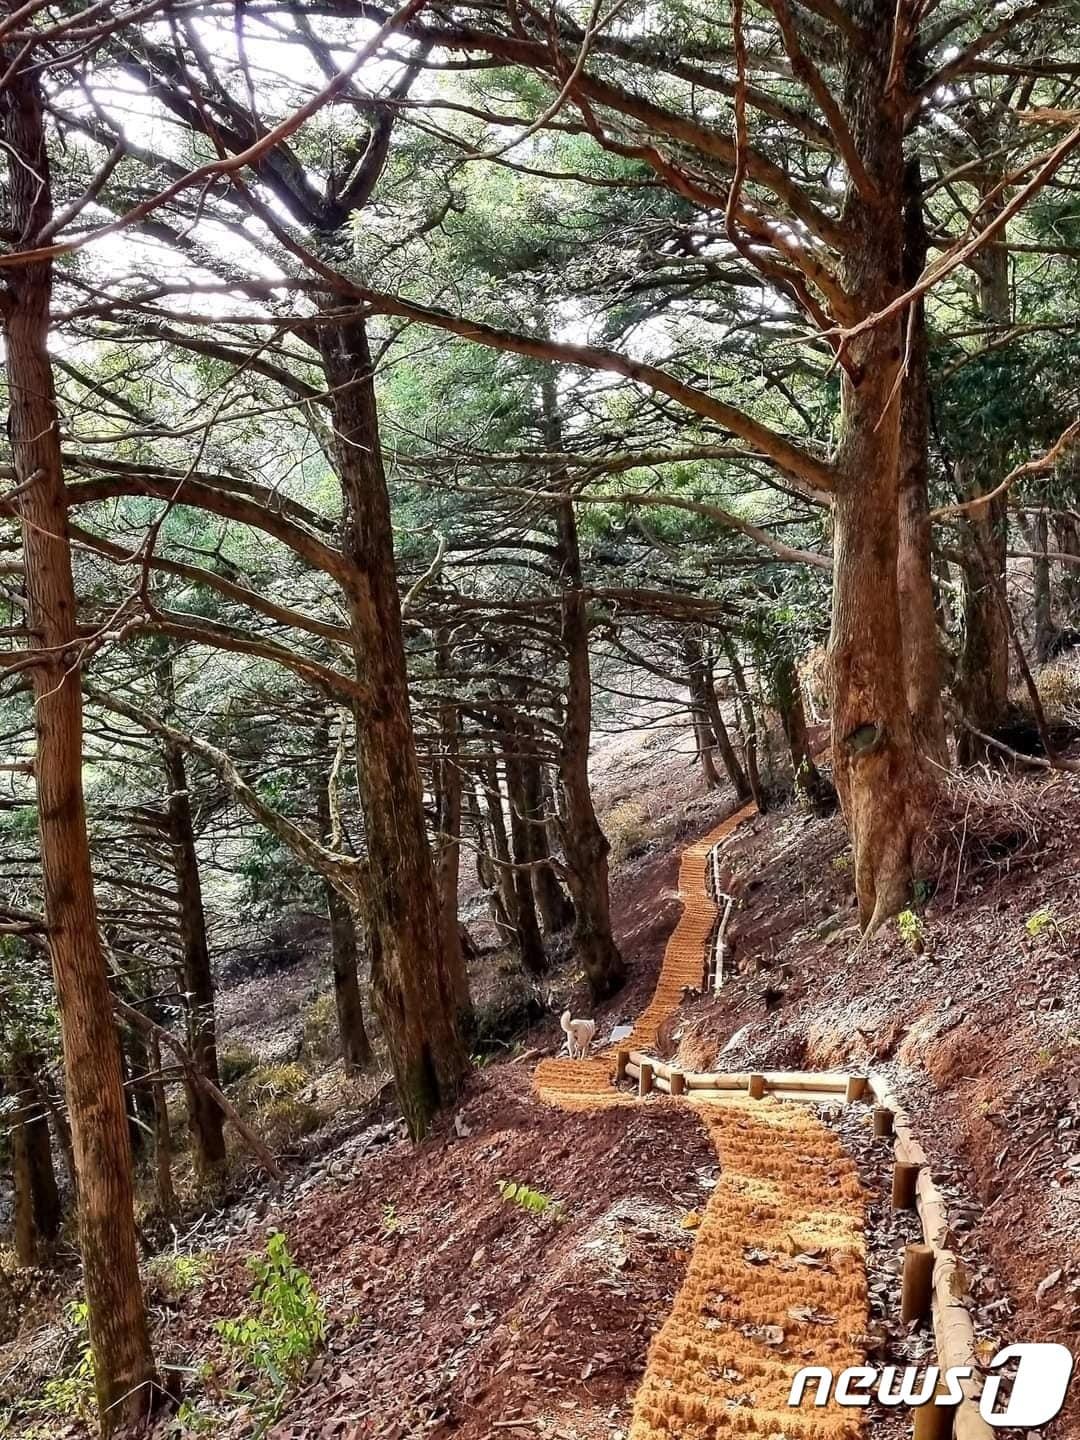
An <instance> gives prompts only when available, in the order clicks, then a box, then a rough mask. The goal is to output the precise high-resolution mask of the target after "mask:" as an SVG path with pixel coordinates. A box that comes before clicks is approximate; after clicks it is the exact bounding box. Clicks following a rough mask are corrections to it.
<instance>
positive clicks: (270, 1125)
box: [257, 1098, 323, 1150]
mask: <svg viewBox="0 0 1080 1440" xmlns="http://www.w3.org/2000/svg"><path fill="white" fill-rule="evenodd" d="M257 1114H258V1126H259V1133H260V1134H261V1136H262V1138H263V1139H264V1140H265V1141H266V1143H267V1145H269V1147H270V1149H271V1150H285V1149H288V1147H289V1146H290V1145H294V1144H295V1143H296V1141H297V1140H300V1139H302V1137H303V1136H305V1135H310V1134H311V1133H312V1132H313V1131H315V1130H318V1128H319V1126H320V1125H321V1124H322V1122H323V1113H322V1111H321V1110H320V1109H319V1108H318V1106H316V1105H311V1104H309V1103H308V1102H307V1101H304V1100H296V1099H292V1098H285V1099H282V1100H272V1101H271V1102H270V1104H269V1105H266V1106H263V1107H260V1108H259V1110H258V1112H257Z"/></svg>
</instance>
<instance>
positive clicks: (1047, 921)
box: [1024, 905, 1058, 940]
mask: <svg viewBox="0 0 1080 1440" xmlns="http://www.w3.org/2000/svg"><path fill="white" fill-rule="evenodd" d="M1057 928H1058V924H1057V921H1056V920H1055V919H1054V912H1053V910H1051V909H1050V907H1049V905H1043V906H1041V907H1040V908H1039V909H1038V910H1034V911H1032V913H1031V914H1030V915H1029V916H1028V917H1027V919H1026V920H1025V921H1024V929H1025V930H1026V931H1027V932H1028V934H1029V935H1030V936H1031V938H1032V939H1033V940H1037V939H1038V938H1039V936H1040V935H1045V934H1046V933H1047V931H1048V930H1056V929H1057Z"/></svg>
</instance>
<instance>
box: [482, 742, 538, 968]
mask: <svg viewBox="0 0 1080 1440" xmlns="http://www.w3.org/2000/svg"><path fill="white" fill-rule="evenodd" d="M481 784H482V786H483V794H484V810H485V813H486V814H487V820H488V828H489V831H490V833H491V855H492V866H491V868H492V880H493V884H494V887H495V894H494V897H493V898H494V900H495V901H496V902H497V906H496V915H495V919H496V924H498V923H500V922H499V918H498V911H501V912H502V917H503V923H504V924H505V926H506V928H507V930H508V931H509V933H510V935H511V936H512V938H513V941H514V944H515V946H516V948H517V950H518V953H519V954H520V953H521V935H520V932H519V930H518V923H517V914H518V912H517V892H516V890H515V888H514V872H513V870H512V869H511V865H512V857H511V854H510V840H509V838H508V836H507V833H506V814H505V812H504V810H503V802H502V791H501V790H500V789H499V772H498V770H497V768H496V766H495V762H494V761H490V762H488V763H487V764H485V765H484V767H483V769H482V771H481ZM522 962H523V963H524V956H522ZM527 968H528V967H527V966H526V969H527Z"/></svg>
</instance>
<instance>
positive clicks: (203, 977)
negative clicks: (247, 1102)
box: [165, 661, 226, 1180]
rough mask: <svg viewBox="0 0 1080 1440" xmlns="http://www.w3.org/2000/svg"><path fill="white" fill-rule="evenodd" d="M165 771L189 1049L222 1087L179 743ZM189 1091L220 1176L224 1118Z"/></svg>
mask: <svg viewBox="0 0 1080 1440" xmlns="http://www.w3.org/2000/svg"><path fill="white" fill-rule="evenodd" d="M165 663H166V664H170V674H169V677H168V681H167V683H168V689H169V705H170V708H171V699H172V693H171V692H172V677H171V662H168V661H166V662H165ZM165 773H166V776H167V777H168V781H169V804H168V816H169V839H170V842H171V844H172V853H173V868H174V871H175V873H176V895H177V901H178V903H179V911H180V956H181V963H182V965H183V972H184V991H185V994H186V997H187V1044H188V1050H189V1051H190V1053H191V1055H192V1058H193V1059H194V1061H195V1064H196V1066H197V1067H198V1070H199V1073H200V1074H201V1075H205V1076H206V1078H207V1079H208V1080H212V1081H213V1083H214V1084H215V1085H217V1086H218V1088H219V1089H220V1087H221V1077H220V1075H219V1074H218V1059H217V1023H216V1020H215V1016H214V975H213V971H212V970H211V968H210V946H209V943H208V941H207V935H206V912H205V910H204V909H203V898H202V879H201V876H200V874H199V854H198V851H197V850H196V848H195V823H194V819H193V817H192V812H191V795H190V792H189V791H188V781H187V765H186V764H185V761H184V752H183V750H181V749H180V747H179V745H173V744H171V743H168V742H167V743H166V745H165ZM185 1093H186V1095H187V1106H188V1121H189V1124H190V1126H191V1138H192V1140H193V1142H194V1145H195V1165H196V1168H197V1170H198V1172H199V1174H200V1175H201V1176H202V1178H203V1179H204V1180H211V1179H213V1178H214V1177H215V1176H217V1175H218V1174H219V1173H220V1171H221V1167H222V1166H223V1165H224V1163H225V1157H226V1149H225V1130H224V1120H223V1117H222V1114H221V1111H220V1110H219V1109H218V1107H217V1105H215V1104H214V1102H213V1100H211V1099H210V1097H209V1096H208V1095H207V1093H206V1091H205V1090H203V1089H201V1088H200V1087H199V1086H197V1085H193V1084H191V1083H190V1081H189V1082H187V1083H186V1084H185Z"/></svg>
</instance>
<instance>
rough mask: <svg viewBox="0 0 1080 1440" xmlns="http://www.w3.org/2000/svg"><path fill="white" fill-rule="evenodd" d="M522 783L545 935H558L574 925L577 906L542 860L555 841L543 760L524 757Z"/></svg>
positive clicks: (535, 880)
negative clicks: (550, 835) (550, 832)
mask: <svg viewBox="0 0 1080 1440" xmlns="http://www.w3.org/2000/svg"><path fill="white" fill-rule="evenodd" d="M522 782H523V786H524V799H525V805H526V812H525V813H526V815H527V817H528V820H529V851H530V854H531V856H532V860H533V869H532V872H531V875H532V888H533V894H534V896H535V897H536V908H537V910H538V911H539V912H540V920H541V922H542V924H543V927H544V934H545V935H557V934H558V933H559V931H560V930H565V929H566V927H567V926H568V925H571V924H573V920H574V906H573V902H572V901H571V900H570V897H569V896H568V895H567V894H566V892H565V891H564V890H563V888H562V886H561V885H560V884H559V879H558V876H557V875H556V874H555V871H554V870H553V869H552V868H551V866H550V865H545V864H543V863H542V862H543V861H544V860H547V859H548V858H549V856H550V855H551V842H550V840H549V838H548V827H547V824H546V822H545V810H546V803H545V797H544V774H543V767H542V766H541V764H540V761H539V760H536V759H534V758H532V757H525V758H524V759H523V760H522Z"/></svg>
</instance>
